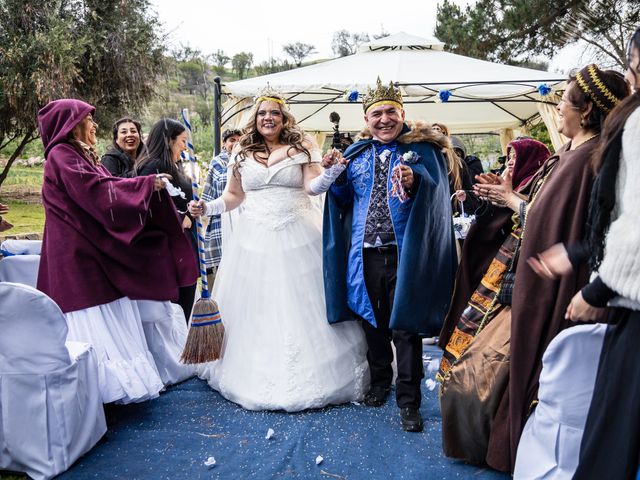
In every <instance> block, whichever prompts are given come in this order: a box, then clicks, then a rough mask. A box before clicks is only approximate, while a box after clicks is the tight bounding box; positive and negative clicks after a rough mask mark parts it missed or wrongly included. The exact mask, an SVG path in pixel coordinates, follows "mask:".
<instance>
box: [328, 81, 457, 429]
mask: <svg viewBox="0 0 640 480" xmlns="http://www.w3.org/2000/svg"><path fill="white" fill-rule="evenodd" d="M363 107H364V112H365V117H364V118H365V122H366V124H367V129H366V130H365V131H364V132H363V133H362V134H361V135H360V137H361V140H359V141H358V142H356V143H354V144H353V145H351V146H350V147H349V148H348V149H347V150H346V151H345V152H344V157H341V156H339V155H336V152H333V153H331V154H327V155H326V156H325V158H324V159H323V163H324V164H325V166H328V165H331V164H332V163H336V162H338V161H340V162H343V163H345V162H348V164H347V168H346V170H345V171H344V172H343V173H342V174H341V175H340V177H338V178H337V179H336V181H335V182H334V183H333V185H332V186H331V188H330V189H329V192H327V200H326V206H325V211H324V226H323V243H324V283H325V294H326V302H327V318H328V319H329V322H331V323H335V322H340V321H344V320H352V319H354V318H358V319H360V320H361V324H362V328H363V330H364V333H365V337H366V339H367V345H368V353H367V360H368V363H369V368H370V371H371V388H370V390H369V392H368V393H367V395H366V396H365V404H366V405H368V406H381V405H383V404H384V402H385V400H386V397H387V395H388V393H389V391H390V387H391V382H392V378H393V371H392V367H391V363H392V361H393V351H392V348H391V341H393V343H394V345H395V348H396V359H397V370H398V376H397V380H396V401H397V404H398V407H400V419H401V424H402V427H403V429H404V430H406V431H414V432H419V431H421V430H422V428H423V424H422V417H421V415H420V410H419V409H420V401H421V392H420V384H421V382H422V378H423V377H424V373H423V366H422V337H423V336H434V335H437V333H438V332H439V331H440V328H441V326H442V321H443V318H444V316H445V315H446V313H447V309H448V307H449V301H450V299H451V294H452V289H453V278H454V273H455V269H456V257H455V247H454V236H453V229H452V221H451V204H450V200H449V182H448V175H447V165H446V161H445V159H444V156H443V154H442V149H443V147H444V146H446V145H447V139H446V137H444V136H442V135H441V134H439V133H437V132H434V131H432V129H431V126H430V125H428V124H426V123H418V122H416V123H414V124H410V125H408V124H406V123H404V117H405V114H404V109H403V104H402V95H401V93H400V91H399V90H398V89H396V88H395V87H394V86H393V84H389V87H384V86H383V85H382V83H381V81H380V79H379V78H378V81H377V88H376V89H375V90H373V91H372V90H369V92H368V93H367V95H365V96H364V98H363ZM336 157H337V158H336Z"/></svg>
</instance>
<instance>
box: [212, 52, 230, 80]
mask: <svg viewBox="0 0 640 480" xmlns="http://www.w3.org/2000/svg"><path fill="white" fill-rule="evenodd" d="M211 60H212V61H213V65H214V67H213V68H214V69H215V71H216V73H217V74H218V75H219V76H222V75H224V73H225V65H226V64H227V63H229V60H231V57H229V56H227V55H225V53H224V52H223V51H222V50H216V51H215V52H214V53H212V54H211Z"/></svg>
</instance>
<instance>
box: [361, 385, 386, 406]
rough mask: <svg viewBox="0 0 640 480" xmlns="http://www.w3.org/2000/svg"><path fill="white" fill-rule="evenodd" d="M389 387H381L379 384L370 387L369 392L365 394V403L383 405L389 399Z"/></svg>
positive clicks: (367, 404)
mask: <svg viewBox="0 0 640 480" xmlns="http://www.w3.org/2000/svg"><path fill="white" fill-rule="evenodd" d="M389 390H390V388H389V387H381V386H379V385H374V386H373V387H371V388H370V389H369V391H368V392H367V394H366V395H365V396H364V404H365V405H366V406H367V407H381V406H382V405H384V402H385V401H386V400H387V396H388V395H389Z"/></svg>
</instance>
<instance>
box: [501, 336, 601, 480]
mask: <svg viewBox="0 0 640 480" xmlns="http://www.w3.org/2000/svg"><path fill="white" fill-rule="evenodd" d="M606 329H607V326H606V325H603V324H596V325H580V326H576V327H572V328H569V329H567V330H564V331H563V332H561V333H560V334H559V335H558V336H557V337H556V338H555V339H553V341H552V342H551V343H550V344H549V346H548V347H547V350H546V351H545V353H544V356H543V357H542V371H541V373H540V388H539V390H538V399H539V403H538V405H537V407H536V409H535V411H534V412H533V414H532V415H531V416H530V417H529V420H528V421H527V423H526V425H525V427H524V431H523V433H522V437H521V438H520V443H519V445H518V453H517V456H516V465H515V471H514V478H515V479H518V480H525V479H526V480H534V479H535V480H542V479H544V480H547V479H549V480H550V479H553V480H563V479H570V478H572V477H573V474H574V473H575V470H576V468H577V466H578V458H579V454H580V442H581V441H582V434H583V433H584V426H585V423H586V421H587V413H588V411H589V405H590V404H591V397H592V395H593V388H594V385H595V380H596V373H597V370H598V363H599V360H600V352H601V350H602V343H603V341H604V335H605V332H606Z"/></svg>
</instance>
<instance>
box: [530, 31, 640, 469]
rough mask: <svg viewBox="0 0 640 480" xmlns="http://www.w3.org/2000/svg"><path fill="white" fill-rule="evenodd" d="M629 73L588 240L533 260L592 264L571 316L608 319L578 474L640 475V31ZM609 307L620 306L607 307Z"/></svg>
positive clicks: (560, 266) (543, 270) (600, 164)
mask: <svg viewBox="0 0 640 480" xmlns="http://www.w3.org/2000/svg"><path fill="white" fill-rule="evenodd" d="M626 78H627V80H628V81H629V84H630V85H631V88H632V90H633V94H632V95H631V96H629V97H628V98H627V99H625V100H624V101H623V102H621V103H620V105H619V106H618V107H616V108H615V109H614V110H613V111H612V112H611V115H610V116H609V117H608V118H607V121H606V123H605V127H604V129H603V132H602V137H603V138H602V142H601V144H600V146H599V148H598V150H597V151H596V152H595V155H594V157H593V167H594V170H596V171H597V172H598V174H597V177H596V180H595V184H594V188H593V190H592V193H591V203H590V205H589V221H588V223H587V229H588V231H587V235H586V239H585V241H584V242H582V243H580V244H575V245H569V246H568V248H567V249H565V247H564V246H562V245H556V246H554V247H552V248H551V249H549V250H548V251H545V252H543V253H542V254H541V255H540V256H539V258H538V259H537V260H536V261H534V262H532V266H533V267H534V268H535V270H536V271H537V272H538V273H539V274H540V275H542V276H545V277H548V278H555V277H556V276H557V275H566V274H568V273H570V272H571V271H573V269H575V268H577V267H578V266H579V265H580V264H582V263H585V264H587V263H588V265H589V267H590V268H591V269H592V270H593V271H594V272H595V273H597V275H592V281H591V282H590V283H589V284H588V285H586V286H585V287H583V288H582V289H581V290H580V291H579V292H578V293H576V295H575V296H574V297H573V299H572V300H571V303H570V305H569V307H568V309H567V317H568V318H569V319H570V320H573V321H593V320H596V321H605V319H606V323H608V324H609V327H608V328H607V333H606V335H605V339H604V343H603V345H602V353H601V355H600V365H599V367H598V373H597V377H596V383H595V388H594V390H593V397H592V400H591V407H590V409H589V413H588V417H587V419H586V425H585V429H584V435H583V437H582V445H581V448H580V463H579V465H578V468H577V470H576V472H575V475H574V477H573V478H574V479H590V478H616V479H618V478H619V479H634V478H636V475H637V472H638V450H639V448H640V432H639V431H638V423H639V421H640V420H639V419H640V407H639V405H640V402H639V399H640V376H639V375H638V369H637V368H635V367H636V366H635V362H636V361H637V358H638V336H639V335H640V331H639V328H638V327H640V321H639V320H640V315H639V313H638V312H639V311H640V270H639V267H640V261H639V260H638V259H639V256H638V247H640V228H638V220H637V214H638V200H639V199H640V197H639V196H638V193H637V183H638V180H639V179H640V137H639V136H638V133H639V132H640V28H638V29H637V30H636V31H635V33H634V34H633V35H632V37H631V39H630V40H629V45H628V49H627V71H626ZM567 250H568V251H567ZM607 306H609V307H615V308H610V309H607V310H605V308H604V307H607ZM558 381H559V382H562V378H558ZM576 460H577V459H576Z"/></svg>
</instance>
